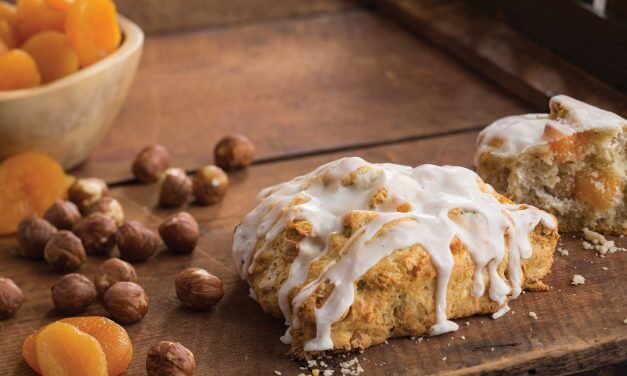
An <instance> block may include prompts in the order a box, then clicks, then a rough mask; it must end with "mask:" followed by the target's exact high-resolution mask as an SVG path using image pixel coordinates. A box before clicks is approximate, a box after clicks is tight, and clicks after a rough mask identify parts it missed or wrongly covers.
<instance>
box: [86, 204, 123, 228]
mask: <svg viewBox="0 0 627 376" xmlns="http://www.w3.org/2000/svg"><path fill="white" fill-rule="evenodd" d="M93 213H102V214H104V215H106V216H109V217H111V219H113V221H114V222H115V224H116V225H117V226H121V225H122V223H124V209H122V205H120V202H119V201H118V200H116V199H114V198H113V197H103V198H101V199H100V200H98V201H96V202H94V203H93V204H91V205H89V207H88V208H87V209H86V210H85V215H86V216H87V215H90V214H93Z"/></svg>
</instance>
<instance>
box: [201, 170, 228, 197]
mask: <svg viewBox="0 0 627 376" xmlns="http://www.w3.org/2000/svg"><path fill="white" fill-rule="evenodd" d="M228 188H229V176H228V175H227V174H226V173H225V172H224V171H223V170H222V169H221V168H220V167H218V166H214V165H209V166H205V167H203V168H201V169H200V170H198V172H197V173H196V175H194V181H193V190H194V197H195V198H196V202H197V203H199V204H201V205H212V204H215V203H218V202H220V201H222V199H223V198H224V195H226V191H227V190H228Z"/></svg>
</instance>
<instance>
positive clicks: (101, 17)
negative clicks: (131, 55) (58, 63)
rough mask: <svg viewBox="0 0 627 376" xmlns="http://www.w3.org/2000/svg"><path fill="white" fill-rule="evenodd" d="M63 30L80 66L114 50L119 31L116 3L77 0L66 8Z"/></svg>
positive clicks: (89, 63) (88, 63)
mask: <svg viewBox="0 0 627 376" xmlns="http://www.w3.org/2000/svg"><path fill="white" fill-rule="evenodd" d="M65 32H66V33H67V35H68V38H69V39H70V42H71V43H72V46H74V49H75V50H76V53H77V54H78V59H79V61H80V64H81V67H86V66H88V65H91V64H93V63H95V62H97V61H99V60H100V59H102V58H104V57H106V56H107V55H109V54H111V53H112V52H113V51H115V50H116V49H117V48H118V46H119V45H120V40H121V34H120V27H119V26H118V16H117V12H116V9H115V4H114V3H113V2H112V1H111V0H76V1H74V2H73V3H72V4H71V5H70V8H69V9H68V11H67V20H66V23H65Z"/></svg>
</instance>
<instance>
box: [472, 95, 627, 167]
mask: <svg viewBox="0 0 627 376" xmlns="http://www.w3.org/2000/svg"><path fill="white" fill-rule="evenodd" d="M549 109H550V111H551V113H550V114H526V115H516V116H508V117H505V118H503V119H499V120H497V121H495V122H494V123H492V124H490V125H488V126H487V127H486V128H485V129H483V130H482V131H481V133H479V137H478V138H477V153H476V154H475V165H478V159H479V156H481V155H483V154H484V153H486V152H489V153H491V154H493V155H496V156H499V157H511V156H516V155H519V154H520V153H522V152H524V151H525V150H527V149H529V148H531V147H534V146H538V145H543V144H546V143H547V141H552V140H554V139H559V138H561V137H564V136H567V135H570V134H573V133H577V132H584V131H589V130H614V131H616V132H622V131H623V128H625V127H627V120H625V119H623V118H622V117H620V116H618V115H616V114H614V113H611V112H609V111H605V110H602V109H600V108H598V107H594V106H591V105H589V104H587V103H584V102H581V101H578V100H576V99H574V98H571V97H568V96H566V95H556V96H554V97H552V98H551V99H550V101H549ZM545 128H552V129H555V130H557V132H552V134H553V136H552V137H551V138H550V139H547V137H546V133H545ZM547 133H548V132H547ZM556 134H557V135H559V136H556Z"/></svg>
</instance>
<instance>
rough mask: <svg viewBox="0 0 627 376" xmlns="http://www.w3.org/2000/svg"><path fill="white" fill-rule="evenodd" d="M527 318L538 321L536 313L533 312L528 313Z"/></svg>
mask: <svg viewBox="0 0 627 376" xmlns="http://www.w3.org/2000/svg"><path fill="white" fill-rule="evenodd" d="M529 317H531V318H532V319H534V320H537V319H538V315H536V313H535V312H533V311H529Z"/></svg>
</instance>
